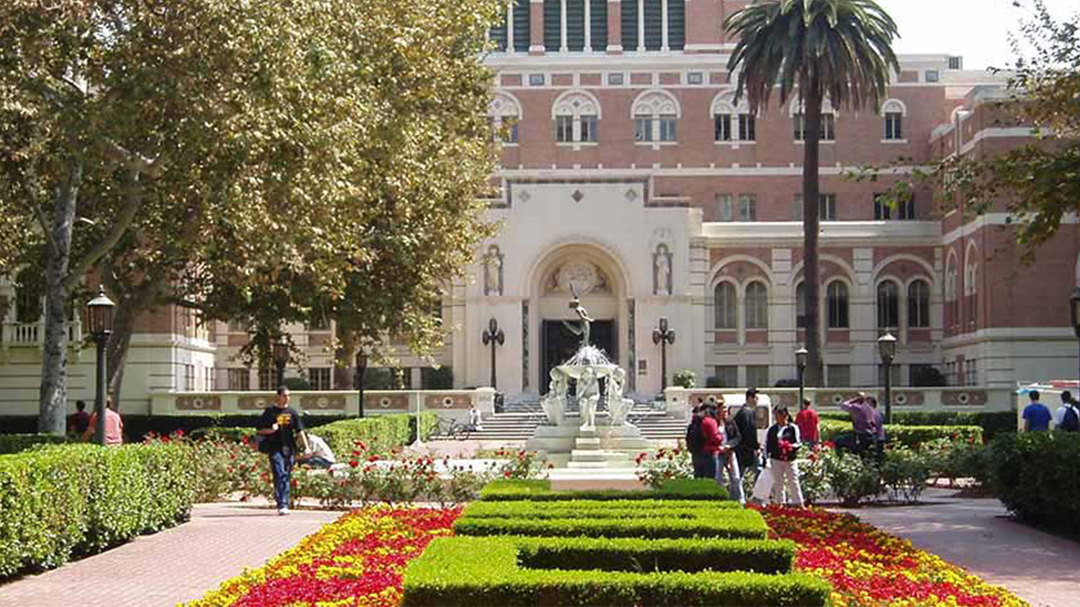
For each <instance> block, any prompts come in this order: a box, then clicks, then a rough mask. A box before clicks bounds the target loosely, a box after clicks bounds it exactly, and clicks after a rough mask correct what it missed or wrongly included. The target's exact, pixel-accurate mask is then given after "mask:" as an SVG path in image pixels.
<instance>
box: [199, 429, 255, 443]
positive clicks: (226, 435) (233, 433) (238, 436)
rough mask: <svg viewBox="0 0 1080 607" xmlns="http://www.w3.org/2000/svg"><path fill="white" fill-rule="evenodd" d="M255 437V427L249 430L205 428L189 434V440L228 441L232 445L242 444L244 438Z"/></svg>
mask: <svg viewBox="0 0 1080 607" xmlns="http://www.w3.org/2000/svg"><path fill="white" fill-rule="evenodd" d="M253 436H255V427H254V426H252V427H250V428H229V427H225V426H210V427H207V428H198V429H196V430H193V431H192V432H191V438H193V439H195V440H199V439H202V438H205V439H207V440H213V441H229V442H233V443H239V442H243V440H244V439H245V438H247V439H250V438H251V437H253Z"/></svg>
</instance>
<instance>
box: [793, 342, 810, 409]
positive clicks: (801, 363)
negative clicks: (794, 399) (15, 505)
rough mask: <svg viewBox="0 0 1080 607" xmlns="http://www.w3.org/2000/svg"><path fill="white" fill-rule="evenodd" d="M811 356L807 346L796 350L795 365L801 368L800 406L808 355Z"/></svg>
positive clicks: (800, 404)
mask: <svg viewBox="0 0 1080 607" xmlns="http://www.w3.org/2000/svg"><path fill="white" fill-rule="evenodd" d="M807 356H810V353H809V352H807V351H806V348H804V347H802V348H799V349H798V350H795V367H796V368H797V369H798V370H799V406H800V407H802V404H803V386H804V384H805V382H804V377H805V373H806V357H807Z"/></svg>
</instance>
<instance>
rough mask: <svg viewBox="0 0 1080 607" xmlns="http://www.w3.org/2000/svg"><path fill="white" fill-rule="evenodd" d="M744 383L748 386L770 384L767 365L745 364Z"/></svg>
mask: <svg viewBox="0 0 1080 607" xmlns="http://www.w3.org/2000/svg"><path fill="white" fill-rule="evenodd" d="M746 385H747V386H749V387H759V386H768V385H770V384H769V365H746Z"/></svg>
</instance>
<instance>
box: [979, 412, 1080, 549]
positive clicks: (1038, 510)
mask: <svg viewBox="0 0 1080 607" xmlns="http://www.w3.org/2000/svg"><path fill="white" fill-rule="evenodd" d="M989 449H990V456H989V457H988V458H987V461H988V462H989V466H990V473H989V476H990V486H991V488H992V489H993V491H994V494H995V495H996V496H997V497H998V499H1000V500H1001V502H1002V503H1003V504H1005V507H1006V508H1008V509H1009V511H1010V512H1012V513H1013V514H1015V515H1016V516H1017V517H1018V518H1020V519H1023V520H1026V521H1030V522H1034V523H1044V524H1048V525H1051V526H1053V527H1057V528H1059V529H1063V530H1067V531H1068V532H1070V533H1076V521H1077V520H1080V433H1075V432H1074V433H1069V432H1056V431H1055V432H1020V433H1018V434H1003V435H1001V436H998V437H997V438H996V439H994V442H992V443H991V444H990V447H989Z"/></svg>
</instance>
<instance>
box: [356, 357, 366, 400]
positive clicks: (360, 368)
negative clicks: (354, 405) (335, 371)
mask: <svg viewBox="0 0 1080 607" xmlns="http://www.w3.org/2000/svg"><path fill="white" fill-rule="evenodd" d="M366 370H367V354H364V349H363V348H358V349H357V350H356V392H357V396H359V397H360V417H364V371H366Z"/></svg>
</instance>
